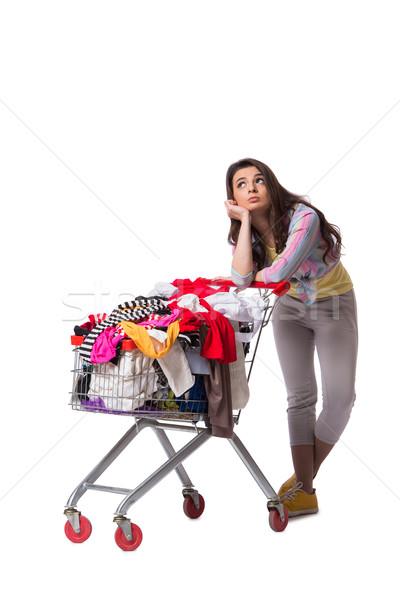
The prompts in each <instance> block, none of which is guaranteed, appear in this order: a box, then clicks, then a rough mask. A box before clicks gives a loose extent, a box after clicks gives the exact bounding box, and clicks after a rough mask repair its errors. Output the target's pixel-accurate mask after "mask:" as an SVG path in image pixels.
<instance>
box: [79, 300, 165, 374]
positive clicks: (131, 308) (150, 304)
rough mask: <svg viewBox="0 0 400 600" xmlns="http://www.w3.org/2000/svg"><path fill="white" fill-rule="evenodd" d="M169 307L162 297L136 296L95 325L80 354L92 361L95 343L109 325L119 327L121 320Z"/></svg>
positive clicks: (140, 316)
mask: <svg viewBox="0 0 400 600" xmlns="http://www.w3.org/2000/svg"><path fill="white" fill-rule="evenodd" d="M167 307H168V304H167V302H166V301H165V300H163V299H162V298H157V297H151V298H144V297H143V296H140V297H138V298H135V299H134V300H132V301H131V302H124V303H123V304H119V305H118V307H117V308H115V309H114V310H113V311H112V312H111V313H110V315H109V316H108V317H107V318H106V319H104V320H102V321H101V323H99V324H98V325H96V327H94V329H92V331H91V332H90V333H89V334H88V335H87V336H86V338H85V339H84V341H83V343H82V345H81V347H80V349H79V354H80V355H81V357H82V359H83V360H85V361H86V362H89V363H90V362H91V361H90V355H91V352H92V348H93V344H94V343H95V341H96V339H97V337H98V336H99V335H100V333H101V332H102V331H104V330H105V329H106V328H107V327H117V326H118V323H120V322H121V321H137V320H139V319H143V317H147V316H148V315H151V314H153V313H155V312H157V311H160V310H164V309H165V308H167Z"/></svg>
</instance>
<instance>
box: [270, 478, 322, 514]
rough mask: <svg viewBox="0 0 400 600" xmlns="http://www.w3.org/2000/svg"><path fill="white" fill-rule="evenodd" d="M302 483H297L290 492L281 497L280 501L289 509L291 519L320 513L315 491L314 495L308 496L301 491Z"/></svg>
mask: <svg viewBox="0 0 400 600" xmlns="http://www.w3.org/2000/svg"><path fill="white" fill-rule="evenodd" d="M301 486H302V483H301V482H299V483H296V484H294V485H293V486H292V488H291V489H290V490H288V491H287V492H284V493H283V494H281V495H280V498H279V499H280V500H282V501H283V505H284V506H285V507H286V508H287V511H288V514H289V517H297V516H298V515H310V514H313V513H317V512H318V500H317V494H316V493H315V489H314V491H313V493H312V494H307V493H306V492H303V490H301V489H300V488H301Z"/></svg>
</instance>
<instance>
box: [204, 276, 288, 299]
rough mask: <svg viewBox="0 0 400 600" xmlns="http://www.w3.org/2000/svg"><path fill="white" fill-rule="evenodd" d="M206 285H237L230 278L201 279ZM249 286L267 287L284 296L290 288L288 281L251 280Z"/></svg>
mask: <svg viewBox="0 0 400 600" xmlns="http://www.w3.org/2000/svg"><path fill="white" fill-rule="evenodd" d="M202 281H204V283H205V284H207V285H215V286H223V285H226V286H228V287H238V286H237V285H236V283H233V281H231V280H230V279H203V280H202ZM247 287H250V288H259V289H263V290H265V289H269V290H272V292H273V293H274V294H276V295H277V296H284V295H285V294H286V293H287V292H288V291H289V290H290V283H289V282H288V281H280V282H279V283H263V282H261V281H253V283H251V284H250V285H249V286H247Z"/></svg>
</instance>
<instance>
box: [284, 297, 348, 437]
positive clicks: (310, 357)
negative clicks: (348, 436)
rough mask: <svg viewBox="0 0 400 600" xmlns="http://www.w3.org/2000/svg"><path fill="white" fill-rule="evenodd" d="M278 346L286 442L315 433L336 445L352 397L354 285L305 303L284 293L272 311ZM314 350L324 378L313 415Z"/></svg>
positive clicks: (314, 395)
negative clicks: (285, 403) (318, 410)
mask: <svg viewBox="0 0 400 600" xmlns="http://www.w3.org/2000/svg"><path fill="white" fill-rule="evenodd" d="M273 330H274V337H275V343H276V348H277V352H278V356H279V361H280V364H281V369H282V373H283V377H284V380H285V385H286V390H287V396H288V410H287V413H288V424H289V437H290V445H291V446H298V445H303V444H311V445H314V436H315V437H316V438H318V439H319V440H321V441H322V442H325V443H327V444H335V443H336V442H337V441H338V440H339V438H340V436H341V434H342V432H343V430H344V428H345V427H346V425H347V422H348V420H349V418H350V413H351V409H352V408H353V404H354V401H355V398H356V394H355V390H354V383H355V376H356V363H357V348H358V333H357V307H356V299H355V294H354V290H350V291H349V292H346V293H344V294H340V295H338V296H330V297H329V298H323V299H321V300H316V301H315V302H314V304H312V305H311V306H306V305H305V304H304V303H303V302H302V301H301V300H297V299H296V298H292V297H291V296H283V297H282V298H279V299H278V300H277V301H276V305H275V308H274V312H273ZM315 348H316V349H317V354H318V359H319V364H320V368H321V379H322V400H323V404H322V411H321V413H320V415H319V417H318V419H317V420H316V410H315V408H316V403H317V398H318V389H317V383H316V379H315V371H314V350H315Z"/></svg>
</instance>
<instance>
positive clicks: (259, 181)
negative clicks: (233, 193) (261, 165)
mask: <svg viewBox="0 0 400 600" xmlns="http://www.w3.org/2000/svg"><path fill="white" fill-rule="evenodd" d="M256 183H264V179H263V178H262V177H258V178H257V179H256Z"/></svg>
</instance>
